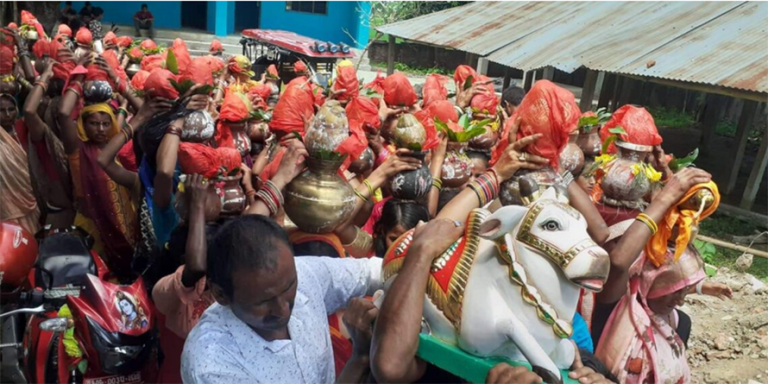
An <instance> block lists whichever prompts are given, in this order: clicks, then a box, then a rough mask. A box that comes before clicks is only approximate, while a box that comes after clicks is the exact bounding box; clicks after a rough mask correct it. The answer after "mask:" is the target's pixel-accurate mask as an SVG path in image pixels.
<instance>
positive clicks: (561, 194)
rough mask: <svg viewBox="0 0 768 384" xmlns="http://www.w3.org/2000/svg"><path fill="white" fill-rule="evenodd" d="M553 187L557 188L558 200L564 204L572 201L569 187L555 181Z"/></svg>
mask: <svg viewBox="0 0 768 384" xmlns="http://www.w3.org/2000/svg"><path fill="white" fill-rule="evenodd" d="M552 187H553V188H555V192H557V201H559V202H561V203H563V204H570V202H571V201H570V198H569V196H568V188H566V187H565V186H564V185H562V184H560V183H555V184H553V185H552Z"/></svg>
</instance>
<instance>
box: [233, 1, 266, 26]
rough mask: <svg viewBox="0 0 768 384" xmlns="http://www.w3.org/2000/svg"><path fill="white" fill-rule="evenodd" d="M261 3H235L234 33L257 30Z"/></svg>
mask: <svg viewBox="0 0 768 384" xmlns="http://www.w3.org/2000/svg"><path fill="white" fill-rule="evenodd" d="M260 16H261V1H236V2H235V32H240V31H242V30H244V29H254V28H259V17H260Z"/></svg>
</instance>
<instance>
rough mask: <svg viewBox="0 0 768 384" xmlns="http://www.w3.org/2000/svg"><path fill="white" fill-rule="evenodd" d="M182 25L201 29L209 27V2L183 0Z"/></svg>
mask: <svg viewBox="0 0 768 384" xmlns="http://www.w3.org/2000/svg"><path fill="white" fill-rule="evenodd" d="M181 27H182V28H194V29H200V30H203V31H205V30H207V29H208V2H205V1H182V2H181Z"/></svg>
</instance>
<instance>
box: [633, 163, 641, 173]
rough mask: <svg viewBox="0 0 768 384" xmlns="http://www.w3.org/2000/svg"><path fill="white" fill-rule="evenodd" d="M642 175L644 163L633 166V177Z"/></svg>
mask: <svg viewBox="0 0 768 384" xmlns="http://www.w3.org/2000/svg"><path fill="white" fill-rule="evenodd" d="M640 173H643V165H642V163H635V164H632V175H633V176H637V175H639V174H640Z"/></svg>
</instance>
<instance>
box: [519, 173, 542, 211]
mask: <svg viewBox="0 0 768 384" xmlns="http://www.w3.org/2000/svg"><path fill="white" fill-rule="evenodd" d="M517 185H518V188H519V191H520V200H522V201H523V204H525V205H526V206H528V205H531V203H533V202H534V201H536V200H538V199H539V198H540V197H541V189H540V188H539V184H538V183H537V182H536V181H534V180H533V179H531V178H530V177H527V176H520V177H519V178H518V179H517Z"/></svg>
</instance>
